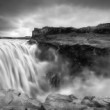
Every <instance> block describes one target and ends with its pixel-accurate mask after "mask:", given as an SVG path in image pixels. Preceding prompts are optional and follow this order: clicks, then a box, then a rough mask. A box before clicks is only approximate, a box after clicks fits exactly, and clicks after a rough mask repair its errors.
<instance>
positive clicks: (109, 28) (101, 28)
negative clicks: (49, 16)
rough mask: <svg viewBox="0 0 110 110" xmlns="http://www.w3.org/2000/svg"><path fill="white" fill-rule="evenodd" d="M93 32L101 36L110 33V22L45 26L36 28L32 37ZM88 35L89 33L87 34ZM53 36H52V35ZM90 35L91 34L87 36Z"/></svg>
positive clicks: (73, 35)
mask: <svg viewBox="0 0 110 110" xmlns="http://www.w3.org/2000/svg"><path fill="white" fill-rule="evenodd" d="M87 33H92V34H93V35H92V36H94V34H96V35H98V36H100V34H110V23H106V24H99V25H97V26H92V27H90V26H89V27H83V28H74V27H43V28H42V29H39V28H34V30H33V32H32V38H37V37H40V38H44V39H45V37H46V39H47V38H50V36H49V35H57V36H58V34H59V35H61V34H62V35H64V34H66V35H67V36H72V37H77V36H80V34H87ZM86 36H87V35H86ZM51 37H52V36H51ZM87 37H89V36H87Z"/></svg>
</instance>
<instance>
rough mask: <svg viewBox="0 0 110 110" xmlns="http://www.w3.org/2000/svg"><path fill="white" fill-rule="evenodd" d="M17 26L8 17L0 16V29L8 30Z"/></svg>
mask: <svg viewBox="0 0 110 110" xmlns="http://www.w3.org/2000/svg"><path fill="white" fill-rule="evenodd" d="M15 28H17V27H16V26H15V25H14V23H13V22H11V20H9V19H5V18H0V31H7V30H8V31H9V30H12V29H15Z"/></svg>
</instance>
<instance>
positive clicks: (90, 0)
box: [57, 0, 110, 9]
mask: <svg viewBox="0 0 110 110" xmlns="http://www.w3.org/2000/svg"><path fill="white" fill-rule="evenodd" d="M57 1H58V2H59V3H67V4H71V5H79V6H87V7H90V8H100V9H103V8H104V9H108V8H110V0H57Z"/></svg>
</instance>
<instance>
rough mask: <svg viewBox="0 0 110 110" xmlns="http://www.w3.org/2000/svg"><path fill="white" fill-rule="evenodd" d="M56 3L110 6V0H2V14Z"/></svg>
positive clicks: (13, 13)
mask: <svg viewBox="0 0 110 110" xmlns="http://www.w3.org/2000/svg"><path fill="white" fill-rule="evenodd" d="M55 4H57V5H61V4H68V5H70V4H71V5H81V6H87V7H95V8H110V0H0V14H2V15H9V16H10V15H17V14H21V13H25V12H31V11H32V10H33V9H34V8H38V7H44V6H51V5H55Z"/></svg>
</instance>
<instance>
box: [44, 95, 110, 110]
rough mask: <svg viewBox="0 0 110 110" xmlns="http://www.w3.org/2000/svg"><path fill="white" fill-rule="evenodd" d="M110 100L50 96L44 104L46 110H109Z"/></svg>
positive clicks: (88, 97)
mask: <svg viewBox="0 0 110 110" xmlns="http://www.w3.org/2000/svg"><path fill="white" fill-rule="evenodd" d="M109 101H110V99H109V98H105V99H104V98H96V97H94V96H86V97H84V98H76V97H75V96H74V95H70V96H65V95H59V94H54V95H49V96H48V97H47V99H46V100H45V103H44V104H43V106H44V108H45V109H46V110H109V109H110V104H109Z"/></svg>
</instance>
